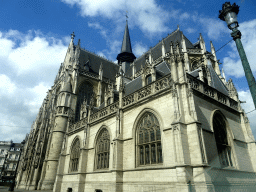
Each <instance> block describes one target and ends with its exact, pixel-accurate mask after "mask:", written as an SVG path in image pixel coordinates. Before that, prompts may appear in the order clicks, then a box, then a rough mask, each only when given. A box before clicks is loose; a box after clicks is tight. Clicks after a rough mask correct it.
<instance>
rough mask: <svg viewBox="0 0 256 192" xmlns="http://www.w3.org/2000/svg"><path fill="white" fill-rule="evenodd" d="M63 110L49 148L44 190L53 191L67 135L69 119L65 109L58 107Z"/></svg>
mask: <svg viewBox="0 0 256 192" xmlns="http://www.w3.org/2000/svg"><path fill="white" fill-rule="evenodd" d="M61 109H63V110H62V113H60V114H59V115H57V116H56V119H55V126H54V128H53V131H52V140H51V143H50V146H49V147H50V148H49V156H48V159H47V163H46V173H45V177H44V180H43V183H42V189H45V190H50V189H53V185H54V181H55V177H56V173H57V167H58V160H59V155H60V152H61V148H62V142H63V138H64V135H65V133H66V127H67V121H68V117H67V116H65V115H63V112H64V107H58V109H57V110H58V111H60V110H61Z"/></svg>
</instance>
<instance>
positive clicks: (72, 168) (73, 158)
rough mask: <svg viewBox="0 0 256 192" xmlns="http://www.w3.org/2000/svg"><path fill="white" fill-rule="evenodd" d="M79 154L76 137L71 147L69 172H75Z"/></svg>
mask: <svg viewBox="0 0 256 192" xmlns="http://www.w3.org/2000/svg"><path fill="white" fill-rule="evenodd" d="M79 156H80V141H79V139H76V140H75V142H74V143H73V145H72V148H71V155H70V172H76V171H77V170H78V165H79Z"/></svg>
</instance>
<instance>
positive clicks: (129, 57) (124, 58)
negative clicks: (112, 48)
mask: <svg viewBox="0 0 256 192" xmlns="http://www.w3.org/2000/svg"><path fill="white" fill-rule="evenodd" d="M116 59H117V60H118V64H119V65H122V69H123V71H124V73H125V72H126V71H127V70H128V68H129V67H130V63H132V62H133V61H134V60H135V59H136V57H135V56H134V54H133V53H132V46H131V40H130V35H129V29H128V21H127V20H126V26H125V31H124V38H123V43H122V47H121V53H119V54H118V55H117V58H116Z"/></svg>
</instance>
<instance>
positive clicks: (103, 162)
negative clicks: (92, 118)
mask: <svg viewBox="0 0 256 192" xmlns="http://www.w3.org/2000/svg"><path fill="white" fill-rule="evenodd" d="M109 147H110V137H109V134H108V130H107V129H106V128H104V129H102V130H101V132H100V134H99V137H98V140H97V146H96V157H97V162H96V169H106V168H109Z"/></svg>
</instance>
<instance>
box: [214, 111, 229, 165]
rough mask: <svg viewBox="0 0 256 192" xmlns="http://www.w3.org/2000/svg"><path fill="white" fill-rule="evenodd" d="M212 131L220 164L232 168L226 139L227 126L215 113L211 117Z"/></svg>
mask: <svg viewBox="0 0 256 192" xmlns="http://www.w3.org/2000/svg"><path fill="white" fill-rule="evenodd" d="M213 131H214V136H215V141H216V145H217V150H218V156H219V160H220V164H221V165H222V166H225V167H227V166H230V167H233V161H232V150H231V145H230V142H229V139H228V132H227V125H226V122H225V120H224V118H223V116H222V115H221V114H220V113H215V114H214V116H213Z"/></svg>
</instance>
